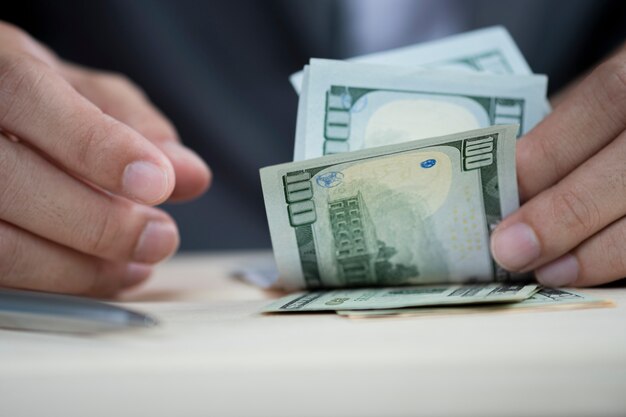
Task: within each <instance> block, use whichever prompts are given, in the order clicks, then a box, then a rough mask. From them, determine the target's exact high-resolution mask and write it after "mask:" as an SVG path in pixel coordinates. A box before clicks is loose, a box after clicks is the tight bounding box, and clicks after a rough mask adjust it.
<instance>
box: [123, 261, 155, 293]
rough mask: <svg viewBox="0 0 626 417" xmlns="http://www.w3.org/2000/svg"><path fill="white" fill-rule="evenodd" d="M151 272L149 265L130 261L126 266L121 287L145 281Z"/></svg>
mask: <svg viewBox="0 0 626 417" xmlns="http://www.w3.org/2000/svg"><path fill="white" fill-rule="evenodd" d="M151 273H152V267H150V265H145V264H138V263H134V262H133V263H130V264H128V266H127V267H126V274H125V275H124V277H123V278H122V287H123V288H128V287H132V286H134V285H137V284H139V283H140V282H142V281H145V280H146V279H147V278H148V277H149V276H150V274H151Z"/></svg>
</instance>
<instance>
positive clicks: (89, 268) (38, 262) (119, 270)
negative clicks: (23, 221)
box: [0, 221, 151, 296]
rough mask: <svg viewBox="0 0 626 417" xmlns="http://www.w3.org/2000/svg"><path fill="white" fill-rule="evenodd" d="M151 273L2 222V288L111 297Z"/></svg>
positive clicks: (0, 252)
mask: <svg viewBox="0 0 626 417" xmlns="http://www.w3.org/2000/svg"><path fill="white" fill-rule="evenodd" d="M150 273H151V268H150V267H149V266H146V265H142V264H133V263H130V264H125V263H113V262H109V261H105V260H102V259H98V258H95V257H92V256H88V255H84V254H82V253H79V252H76V251H74V250H71V249H69V248H66V247H63V246H60V245H57V244H55V243H53V242H50V241H47V240H45V239H42V238H40V237H38V236H35V235H33V234H31V233H28V232H26V231H24V230H21V229H19V228H16V227H14V226H12V225H10V224H7V223H5V222H2V221H0V287H2V286H4V287H12V288H22V289H29V290H38V291H50V292H60V293H67V294H78V295H91V296H111V295H113V294H115V293H117V292H118V291H119V290H120V289H123V288H127V287H131V286H135V285H137V284H139V283H140V282H142V281H144V280H145V279H147V278H148V276H149V275H150Z"/></svg>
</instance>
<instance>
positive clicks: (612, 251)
mask: <svg viewBox="0 0 626 417" xmlns="http://www.w3.org/2000/svg"><path fill="white" fill-rule="evenodd" d="M612 227H615V228H616V229H615V233H607V235H608V239H606V241H604V245H603V247H602V251H603V252H602V253H603V254H605V256H604V257H605V258H606V260H607V262H608V266H609V271H612V272H613V273H618V274H620V276H621V275H626V255H625V254H624V241H625V239H626V221H621V222H618V223H617V224H615V225H614V226H612Z"/></svg>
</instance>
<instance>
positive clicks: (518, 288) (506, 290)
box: [262, 284, 538, 313]
mask: <svg viewBox="0 0 626 417" xmlns="http://www.w3.org/2000/svg"><path fill="white" fill-rule="evenodd" d="M537 289H538V286H537V285H534V284H529V285H511V284H486V285H436V286H420V287H397V288H351V289H339V290H329V291H312V292H306V293H296V294H291V295H288V296H285V297H283V298H280V299H279V300H277V301H275V302H273V303H272V304H270V305H269V306H267V307H266V308H265V309H263V310H262V312H264V313H283V312H298V311H329V310H330V311H341V310H351V311H354V310H373V309H396V308H403V307H417V306H432V305H436V306H445V305H466V304H479V303H480V304H484V303H505V302H509V303H511V302H519V301H522V300H525V299H527V298H529V297H530V296H532V295H533V294H534V293H535V292H536V291H537Z"/></svg>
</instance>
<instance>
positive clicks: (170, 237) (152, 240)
mask: <svg viewBox="0 0 626 417" xmlns="http://www.w3.org/2000/svg"><path fill="white" fill-rule="evenodd" d="M178 242H179V238H178V230H177V229H176V226H175V225H174V224H173V223H170V222H163V221H158V220H153V221H150V222H148V224H147V225H146V227H145V228H144V229H143V232H142V233H141V236H140V237H139V240H138V241H137V246H136V247H135V253H134V255H133V259H134V260H135V261H137V262H144V263H154V262H158V261H161V260H163V259H165V258H166V257H168V256H169V255H171V254H172V253H174V252H175V251H176V248H177V247H178Z"/></svg>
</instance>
